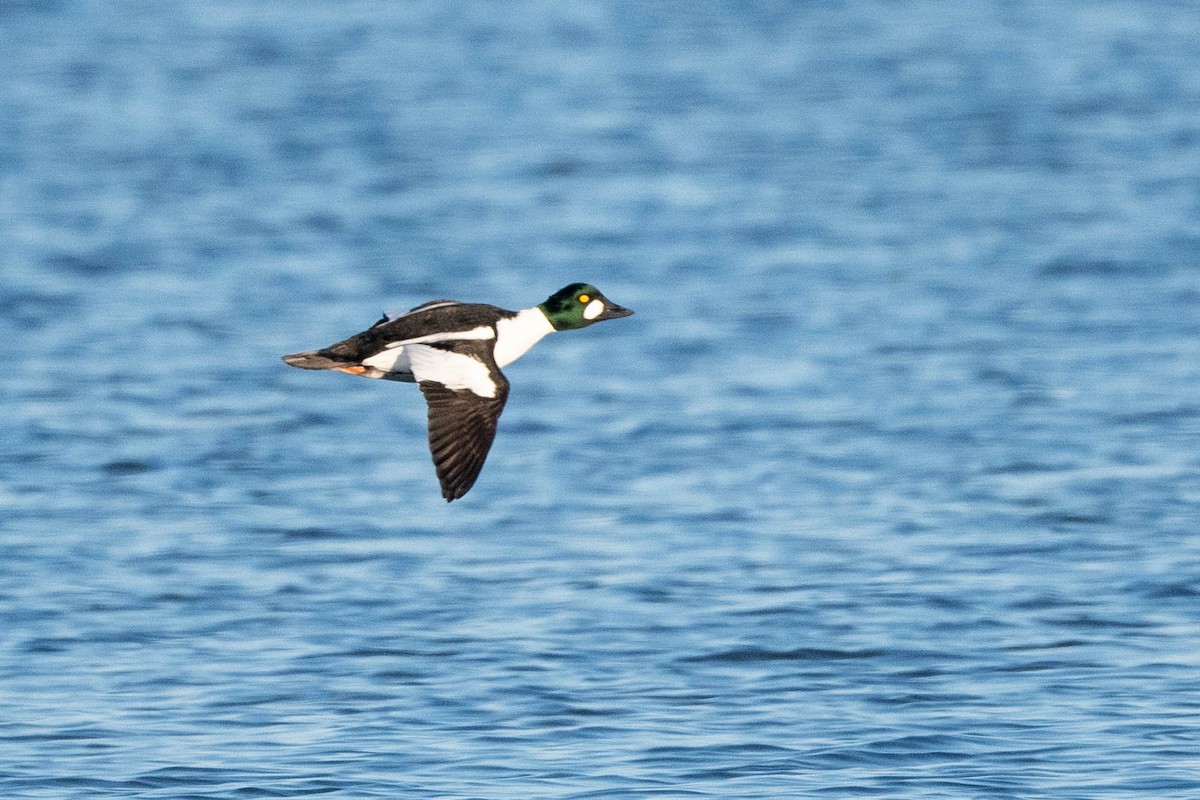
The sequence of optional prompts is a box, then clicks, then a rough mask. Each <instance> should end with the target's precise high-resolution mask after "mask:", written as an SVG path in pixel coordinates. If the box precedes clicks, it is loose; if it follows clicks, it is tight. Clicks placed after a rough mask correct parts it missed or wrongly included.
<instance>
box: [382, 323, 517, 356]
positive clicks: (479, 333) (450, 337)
mask: <svg viewBox="0 0 1200 800" xmlns="http://www.w3.org/2000/svg"><path fill="white" fill-rule="evenodd" d="M495 338H496V329H495V328H493V327H492V326H491V325H480V326H479V327H478V328H472V329H471V330H469V331H438V332H437V333H427V334H425V335H424V336H414V337H413V338H411V339H401V340H400V341H398V342H388V343H387V344H386V345H384V346H385V347H388V348H392V347H400V346H402V345H406V344H428V343H430V342H452V341H456V340H458V339H495ZM363 363H366V362H363Z"/></svg>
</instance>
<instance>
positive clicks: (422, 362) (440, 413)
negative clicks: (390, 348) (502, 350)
mask: <svg viewBox="0 0 1200 800" xmlns="http://www.w3.org/2000/svg"><path fill="white" fill-rule="evenodd" d="M490 345H491V343H490V342H484V341H482V340H478V339H474V340H471V339H468V340H457V341H444V342H435V343H431V344H417V345H408V347H409V349H410V359H411V363H412V370H413V375H414V376H415V377H416V379H417V385H418V386H420V387H421V393H422V394H423V395H425V402H426V403H427V404H428V406H429V452H430V453H431V454H432V455H433V465H434V467H435V468H436V469H437V475H438V481H439V482H440V483H441V485H442V497H444V498H446V500H447V502H449V501H451V500H457V499H458V498H460V497H462V496H463V495H465V494H466V493H467V491H468V490H469V489H470V488H471V486H472V485H474V483H475V479H476V478H478V477H479V471H480V470H481V469H483V462H484V461H485V460H486V459H487V454H488V451H489V450H490V449H491V447H492V440H493V439H495V438H496V420H498V419H499V418H500V412H501V411H503V410H504V403H505V401H506V400H507V399H508V380H507V379H506V378H505V377H504V375H503V373H501V372H500V369H499V368H498V367H497V366H496V362H495V360H494V359H493V358H492V353H491V346H490Z"/></svg>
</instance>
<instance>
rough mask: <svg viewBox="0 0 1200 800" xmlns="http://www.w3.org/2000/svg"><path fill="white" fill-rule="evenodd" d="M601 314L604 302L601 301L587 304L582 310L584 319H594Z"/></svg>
mask: <svg viewBox="0 0 1200 800" xmlns="http://www.w3.org/2000/svg"><path fill="white" fill-rule="evenodd" d="M603 313H604V301H603V300H593V301H592V302H590V303H588V304H587V307H586V308H584V309H583V318H584V319H595V318H596V317H598V316H600V315H601V314H603Z"/></svg>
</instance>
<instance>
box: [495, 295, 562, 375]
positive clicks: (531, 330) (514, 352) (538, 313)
mask: <svg viewBox="0 0 1200 800" xmlns="http://www.w3.org/2000/svg"><path fill="white" fill-rule="evenodd" d="M547 333H554V326H553V325H551V324H550V320H548V319H546V315H545V314H543V313H542V310H541V309H540V308H527V309H525V310H524V311H519V312H517V315H516V316H515V317H510V318H508V319H502V320H500V321H499V322H497V323H496V349H495V350H494V351H493V354H494V356H495V358H496V364H497V366H500V367H504V366H507V365H509V364H511V363H512V362H514V361H516V360H517V359H518V358H520V357H521V356H523V355H525V353H526V352H528V350H529V348H531V347H533V346H534V345H535V344H537V343H538V342H539V341H540V340H541V338H542V337H543V336H545V335H546V334H547Z"/></svg>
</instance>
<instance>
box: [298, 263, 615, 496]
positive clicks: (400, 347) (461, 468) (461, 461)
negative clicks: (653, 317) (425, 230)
mask: <svg viewBox="0 0 1200 800" xmlns="http://www.w3.org/2000/svg"><path fill="white" fill-rule="evenodd" d="M632 313H633V312H632V311H630V310H629V309H627V308H622V307H621V306H619V305H617V304H616V303H614V302H613V301H611V300H609V299H608V298H607V297H605V296H604V295H602V294H601V293H600V291H599V290H598V289H597V288H596V287H595V286H592V285H590V284H586V283H572V284H571V285H570V286H564V287H563V288H561V289H559V290H558V291H557V292H555V293H554V294H552V295H550V297H548V298H546V301H545V302H544V303H541V304H539V305H536V306H534V307H533V308H526V309H524V310H522V311H506V310H505V309H503V308H497V307H496V306H492V305H487V304H484V303H460V302H458V301H457V300H431V301H430V302H428V303H424V304H422V305H419V306H417V307H416V308H414V309H412V310H411V311H408V312H406V313H404V314H400V315H397V316H394V317H393V316H388V315H386V314H385V315H384V317H383V319H381V320H379V321H378V322H376V323H375V324H374V325H372V326H371V327H370V328H368V329H367V330H365V331H363V332H362V333H359V334H355V335H354V336H351V337H350V338H349V339H346V340H344V341H341V342H338V343H337V344H331V345H329V347H325V348H322V349H320V350H306V351H305V352H303V353H293V354H292V355H288V356H284V357H283V360H284V361H285V362H287V363H288V364H291V365H292V366H293V367H300V368H301V369H332V370H337V371H339V372H348V373H350V374H351V375H361V376H363V377H364V378H384V379H386V380H392V381H406V382H408V383H416V384H417V385H418V386H419V387H421V393H422V394H423V395H425V402H426V403H427V404H428V406H429V450H430V452H431V453H432V454H433V464H434V466H435V467H436V468H437V475H438V480H439V481H440V482H441V484H442V497H444V498H446V501H447V502H450V501H452V500H457V499H458V498H460V497H462V496H463V495H465V494H466V493H467V490H468V489H470V488H471V485H472V484H474V483H475V479H476V478H477V477H479V471H480V470H481V469H483V462H484V459H486V458H487V454H488V450H489V449H490V448H491V446H492V440H493V439H494V438H495V436H496V420H497V419H499V417H500V412H501V411H503V410H504V401H505V400H507V399H508V380H507V379H506V378H505V377H504V373H502V372H501V371H500V368H501V367H505V366H508V365H509V364H511V363H512V362H514V361H516V360H517V359H518V358H520V357H521V356H522V355H523V354H524V353H525V352H526V351H527V350H528V349H529V348H530V347H533V345H534V344H536V343H537V342H538V340H540V339H541V338H542V337H543V336H545V335H546V334H548V333H553V332H554V331H567V330H572V329H575V328H586V327H587V326H588V325H591V324H593V323H596V322H602V321H604V320H606V319H617V318H618V317H628V316H629V315H630V314H632Z"/></svg>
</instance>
